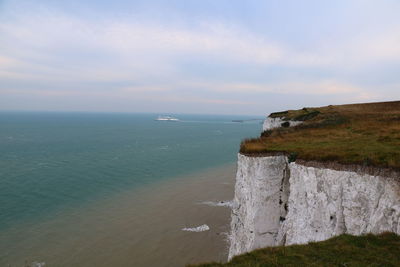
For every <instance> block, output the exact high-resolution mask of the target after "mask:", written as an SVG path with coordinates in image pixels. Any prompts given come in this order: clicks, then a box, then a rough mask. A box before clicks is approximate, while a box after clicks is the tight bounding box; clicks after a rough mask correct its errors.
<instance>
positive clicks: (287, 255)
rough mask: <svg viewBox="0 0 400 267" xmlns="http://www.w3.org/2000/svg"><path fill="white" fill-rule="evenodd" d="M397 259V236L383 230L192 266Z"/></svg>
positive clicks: (399, 254) (394, 261)
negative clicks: (383, 232) (375, 233)
mask: <svg viewBox="0 0 400 267" xmlns="http://www.w3.org/2000/svg"><path fill="white" fill-rule="evenodd" d="M399 261H400V237H399V236H397V235H396V234H391V233H385V234H381V235H378V236H374V235H371V234H369V235H365V236H351V235H341V236H338V237H334V238H332V239H329V240H326V241H322V242H316V243H310V244H307V245H292V246H287V247H270V248H264V249H258V250H255V251H252V252H250V253H246V254H243V255H239V256H236V257H234V258H233V259H232V260H231V261H230V262H228V263H225V264H223V263H207V264H200V265H195V266H198V267H217V266H227V267H228V266H231V267H235V266H238V267H239V266H398V264H399ZM192 266H193V265H192Z"/></svg>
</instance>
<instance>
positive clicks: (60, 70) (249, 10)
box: [0, 0, 400, 115]
mask: <svg viewBox="0 0 400 267" xmlns="http://www.w3.org/2000/svg"><path fill="white" fill-rule="evenodd" d="M399 14H400V1H398V0H335V1H321V0H302V1H299V0H291V1H290V0H264V1H262V0H258V1H251V0H246V1H244V0H238V1H236V0H193V1H192V0H181V1H178V0H165V1H162V0H152V1H150V0H143V1H122V0H113V1H111V0H110V1H105V0H91V1H83V0H65V1H61V0H60V1H50V0H48V1H46V0H43V1H40V0H36V1H24V0H15V1H13V0H12V1H9V0H0V110H41V111H106V112H108V111H112V112H154V113H213V114H256V115H261V114H265V113H269V112H271V111H276V110H282V109H289V108H301V107H303V106H321V105H328V104H340V103H355V102H371V101H382V100H399V99H400V15H399Z"/></svg>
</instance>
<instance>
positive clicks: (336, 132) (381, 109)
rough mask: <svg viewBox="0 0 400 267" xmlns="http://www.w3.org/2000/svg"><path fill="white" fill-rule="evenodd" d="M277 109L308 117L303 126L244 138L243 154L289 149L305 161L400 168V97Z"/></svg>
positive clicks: (286, 114) (299, 116) (292, 115)
mask: <svg viewBox="0 0 400 267" xmlns="http://www.w3.org/2000/svg"><path fill="white" fill-rule="evenodd" d="M276 114H277V113H275V114H272V116H282V115H284V117H285V118H286V119H293V118H296V117H297V118H303V119H304V118H305V120H304V122H303V124H301V125H299V126H297V127H293V128H279V129H275V130H272V131H267V132H264V133H263V134H262V136H261V137H260V138H255V139H248V140H244V141H243V142H242V144H241V149H240V152H241V153H244V154H260V153H262V154H263V153H271V152H277V151H280V152H282V151H284V152H287V153H290V154H292V155H296V157H297V158H298V159H303V160H317V161H336V162H339V163H343V164H363V165H368V166H377V167H389V168H394V169H400V101H396V102H383V103H370V104H354V105H341V106H327V107H321V108H307V109H302V110H298V111H288V112H284V113H280V114H278V115H276ZM307 114H313V115H312V116H308V115H307Z"/></svg>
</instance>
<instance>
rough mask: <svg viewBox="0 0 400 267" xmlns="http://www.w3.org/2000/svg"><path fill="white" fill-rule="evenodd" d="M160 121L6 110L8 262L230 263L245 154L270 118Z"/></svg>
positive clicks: (0, 261)
mask: <svg viewBox="0 0 400 267" xmlns="http://www.w3.org/2000/svg"><path fill="white" fill-rule="evenodd" d="M158 115H159V114H133V113H132V114H131V113H72V112H70V113H63V112H53V113H52V112H1V113H0V266H10V267H14V266H16V267H25V266H35V267H42V266H47V267H49V266H50V267H52V266H57V267H58V266H61V267H63V266H68V267H70V266H74V267H80V266H82V267H88V266H97V267H101V266H139V267H140V266H156V267H157V266H185V265H186V264H191V263H199V262H208V261H218V262H224V261H226V258H227V251H228V246H229V242H228V240H229V228H230V226H229V223H230V203H231V202H230V201H231V200H232V198H233V194H234V183H235V172H236V160H237V152H238V150H239V146H240V142H241V140H243V139H244V138H248V137H255V136H258V135H259V133H260V131H261V122H262V120H260V119H262V116H258V117H257V116H237V115H235V116H228V115H223V116H222V115H189V114H175V115H173V116H174V117H177V118H178V119H179V120H180V121H179V122H167V121H156V120H155V119H156V118H157V116H158ZM169 115H170V114H169ZM254 119H256V120H254ZM257 119H259V120H257Z"/></svg>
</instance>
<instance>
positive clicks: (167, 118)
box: [155, 116, 179, 121]
mask: <svg viewBox="0 0 400 267" xmlns="http://www.w3.org/2000/svg"><path fill="white" fill-rule="evenodd" d="M155 120H156V121H179V119H177V118H174V117H171V116H158V118H157V119H155Z"/></svg>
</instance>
